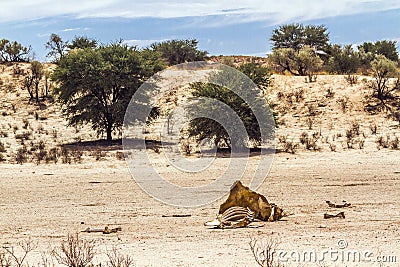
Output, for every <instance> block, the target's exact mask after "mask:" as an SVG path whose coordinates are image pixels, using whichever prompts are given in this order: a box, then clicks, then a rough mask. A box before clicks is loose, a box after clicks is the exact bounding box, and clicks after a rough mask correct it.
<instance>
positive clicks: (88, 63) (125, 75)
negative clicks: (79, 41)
mask: <svg viewBox="0 0 400 267" xmlns="http://www.w3.org/2000/svg"><path fill="white" fill-rule="evenodd" d="M162 68H163V65H162V64H161V62H160V60H159V57H158V55H157V54H155V53H150V52H149V51H139V50H136V49H135V48H132V47H128V46H126V45H122V44H121V43H116V44H111V45H106V46H100V47H98V48H95V49H91V48H87V49H77V50H71V51H70V52H69V53H68V54H66V55H64V56H63V57H62V59H61V60H60V61H59V63H58V66H57V68H56V69H55V71H54V74H53V80H54V81H56V82H57V84H58V87H56V88H55V90H54V92H55V94H56V96H57V99H58V101H60V102H61V104H62V107H63V109H62V110H63V114H64V115H65V116H66V117H67V119H68V121H69V125H80V124H83V123H90V124H91V126H92V128H93V129H94V130H95V131H97V133H98V134H99V135H102V134H104V133H106V138H107V140H108V141H110V140H112V133H113V132H114V131H115V130H116V129H120V127H121V126H122V124H123V118H124V114H125V110H126V108H127V106H128V104H129V101H130V100H131V98H132V96H133V94H134V93H135V92H136V90H137V89H138V88H139V86H140V85H141V84H142V83H143V82H144V81H145V79H147V78H148V77H150V76H151V75H153V74H154V73H155V72H157V71H160V70H161V69H162Z"/></svg>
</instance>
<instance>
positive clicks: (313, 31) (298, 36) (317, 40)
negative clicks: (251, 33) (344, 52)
mask: <svg viewBox="0 0 400 267" xmlns="http://www.w3.org/2000/svg"><path fill="white" fill-rule="evenodd" d="M271 41H272V42H273V49H279V48H291V49H294V50H295V51H299V50H300V49H301V48H302V47H304V46H309V47H312V48H314V49H315V50H323V51H324V50H326V48H327V47H328V43H329V33H328V32H327V28H326V27H325V26H324V25H306V26H304V25H303V24H300V23H293V24H285V25H281V26H279V27H278V28H276V29H274V30H273V32H272V36H271Z"/></svg>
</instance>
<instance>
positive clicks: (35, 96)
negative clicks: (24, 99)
mask: <svg viewBox="0 0 400 267" xmlns="http://www.w3.org/2000/svg"><path fill="white" fill-rule="evenodd" d="M43 74H44V71H43V65H42V64H41V63H40V62H39V61H32V63H31V66H30V68H29V73H28V74H27V75H26V76H25V78H24V81H23V84H24V87H25V88H26V90H27V91H28V93H29V96H30V99H29V100H35V102H36V103H39V84H40V81H41V80H42V77H43Z"/></svg>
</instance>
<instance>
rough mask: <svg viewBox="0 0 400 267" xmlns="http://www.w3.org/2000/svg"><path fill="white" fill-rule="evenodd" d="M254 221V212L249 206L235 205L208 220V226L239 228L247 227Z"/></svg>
mask: <svg viewBox="0 0 400 267" xmlns="http://www.w3.org/2000/svg"><path fill="white" fill-rule="evenodd" d="M252 221H254V212H253V211H251V210H250V209H249V208H243V207H238V206H234V207H231V208H229V209H227V210H226V211H225V212H224V213H222V214H219V215H218V216H217V218H216V219H215V220H213V221H210V222H206V223H205V224H204V225H206V226H214V227H217V228H239V227H246V226H247V225H248V224H249V223H251V222H252Z"/></svg>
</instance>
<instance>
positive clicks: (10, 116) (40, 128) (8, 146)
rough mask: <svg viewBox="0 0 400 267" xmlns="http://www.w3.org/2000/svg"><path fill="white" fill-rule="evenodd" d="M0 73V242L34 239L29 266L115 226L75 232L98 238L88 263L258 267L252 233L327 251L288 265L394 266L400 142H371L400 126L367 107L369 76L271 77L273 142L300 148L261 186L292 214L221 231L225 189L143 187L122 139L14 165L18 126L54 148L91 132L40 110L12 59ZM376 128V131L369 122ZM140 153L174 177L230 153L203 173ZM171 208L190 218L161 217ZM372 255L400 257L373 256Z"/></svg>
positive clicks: (175, 97) (191, 179)
mask: <svg viewBox="0 0 400 267" xmlns="http://www.w3.org/2000/svg"><path fill="white" fill-rule="evenodd" d="M27 67H28V66H27V65H21V68H24V69H27ZM2 71H3V73H2V74H1V75H0V78H1V80H2V86H1V93H2V94H3V95H4V96H5V99H6V100H5V101H3V102H1V103H0V111H1V120H0V125H1V128H0V141H1V142H2V143H3V144H4V147H5V152H3V157H4V159H5V162H2V163H0V245H2V246H7V247H11V246H15V245H16V244H17V243H18V242H20V241H26V240H29V239H30V240H32V243H36V244H37V247H36V248H35V250H34V251H33V252H32V253H30V254H29V256H28V260H29V263H30V266H32V265H34V266H37V265H38V263H39V262H40V261H41V253H43V252H46V253H47V255H48V253H49V252H50V251H51V250H52V248H54V247H55V246H58V245H59V244H60V242H62V241H63V240H65V239H66V236H67V234H74V233H77V232H81V231H82V230H85V229H86V228H87V227H104V226H107V225H108V226H110V227H117V226H120V227H122V231H121V232H119V233H117V234H110V235H103V234H101V233H91V234H89V233H80V237H81V238H83V239H85V240H89V241H94V242H95V245H96V252H97V256H96V257H95V259H94V263H99V262H102V263H103V264H104V262H105V261H106V260H107V258H106V255H105V252H106V250H110V249H111V248H112V247H113V246H115V247H116V248H117V249H118V251H120V252H121V253H123V254H129V255H131V256H132V257H133V258H134V262H135V264H136V266H257V263H256V261H255V259H254V257H253V254H252V251H251V250H250V246H249V242H250V240H251V239H252V238H253V239H254V238H255V239H256V240H259V242H262V241H266V240H268V239H272V240H275V241H277V242H278V243H279V247H278V249H277V251H280V252H287V253H288V254H290V253H291V252H294V254H293V253H292V256H293V255H294V256H296V255H297V254H296V253H299V254H301V255H302V254H304V253H305V252H310V251H311V252H315V253H316V255H317V256H318V258H319V259H320V258H321V257H322V255H325V259H326V262H325V263H316V262H311V263H310V262H309V260H303V259H301V260H300V261H298V262H294V261H290V262H284V263H283V264H284V265H285V266H399V262H400V229H399V228H400V204H399V203H400V201H399V200H400V194H399V192H400V183H399V181H400V164H399V163H400V161H399V156H400V150H399V149H397V150H393V149H388V148H385V149H381V150H379V149H377V145H376V140H377V138H378V137H379V136H380V137H384V138H387V136H389V137H390V140H394V139H395V137H396V136H397V137H398V138H400V136H399V124H398V122H396V121H393V120H392V119H390V118H387V116H386V115H387V114H385V113H383V112H382V113H376V114H370V113H367V112H365V110H364V107H365V106H366V104H367V101H368V99H367V98H366V96H368V95H369V94H370V92H369V91H368V89H366V88H367V87H366V81H365V80H368V79H369V78H368V77H360V78H359V82H358V84H357V85H354V86H349V85H348V84H347V83H346V82H345V80H344V77H343V76H329V75H325V76H318V80H317V82H316V83H305V82H304V77H289V76H280V75H274V82H273V85H272V87H271V88H269V89H268V92H266V98H267V99H268V100H269V103H274V104H275V105H276V106H275V110H276V111H277V112H278V113H279V115H278V117H279V119H280V123H281V125H280V126H279V128H278V129H277V137H278V138H277V139H282V137H285V139H286V140H288V141H291V142H294V143H295V144H296V143H297V144H298V148H297V150H296V153H295V154H288V153H278V154H276V155H275V159H274V161H273V163H272V168H271V171H270V174H269V175H268V176H267V177H266V179H265V182H264V183H263V184H262V185H261V186H260V188H258V190H257V191H258V192H259V193H261V194H263V195H265V196H266V197H267V199H268V200H269V201H271V202H274V203H276V204H278V205H280V206H281V207H282V208H284V209H285V210H287V211H289V212H291V213H293V215H291V216H289V217H287V218H286V219H285V220H282V221H278V222H273V223H260V222H257V223H254V224H253V225H255V226H262V227H258V228H245V229H234V230H217V229H208V228H206V227H204V226H203V224H204V222H206V221H208V220H211V219H213V218H214V217H215V215H216V213H217V212H218V208H219V205H220V204H221V203H222V201H223V200H224V198H225V197H226V196H224V197H223V198H222V199H220V200H219V201H216V202H213V203H212V204H210V205H206V206H204V207H200V208H177V207H171V206H169V205H166V204H163V203H160V202H158V201H156V200H155V199H153V198H152V197H150V196H149V195H147V194H146V193H145V192H144V191H142V190H141V189H140V188H139V186H138V185H137V183H136V182H135V180H134V179H133V178H132V176H131V175H130V172H129V170H128V168H127V165H126V163H125V162H124V161H121V160H118V159H117V158H116V153H117V151H119V152H120V151H121V147H120V146H118V145H116V146H115V147H108V148H105V147H93V145H95V144H92V147H84V148H83V162H82V163H81V164H74V161H73V162H72V163H73V164H61V160H60V161H59V162H58V163H57V164H53V163H49V164H43V163H42V164H41V165H36V164H34V163H32V162H34V159H33V158H32V157H33V155H34V154H33V155H31V156H30V157H31V158H30V159H29V163H25V164H23V165H19V164H15V163H13V162H14V161H15V160H14V159H15V152H16V151H17V149H18V148H19V147H21V146H22V141H21V140H20V139H18V138H17V136H18V135H21V134H24V133H29V138H28V140H25V141H24V144H25V145H26V146H27V148H28V149H31V148H33V147H34V146H35V144H36V143H38V142H39V141H41V140H42V141H44V142H45V145H46V148H47V149H50V148H52V147H56V146H59V145H61V144H69V143H79V142H80V141H92V140H96V138H97V136H96V134H95V133H94V132H93V131H91V130H90V127H89V126H87V125H86V126H85V127H82V128H71V127H66V124H67V123H66V121H65V119H63V118H62V117H61V112H60V108H59V107H58V106H57V105H56V104H54V103H51V102H46V103H45V106H44V105H42V106H41V107H38V106H35V105H33V104H32V103H29V102H28V94H27V92H26V91H24V90H22V86H21V82H22V78H23V77H22V76H18V75H13V67H12V66H8V67H2ZM179 75H180V74H178V75H177V76H176V77H175V76H174V77H172V78H174V79H176V80H180V79H181V78H182V77H183V76H179ZM363 80H364V81H363ZM173 85H174V83H171V86H172V87H171V88H170V89H171V91H170V93H171V95H169V96H168V97H167V98H166V99H169V100H168V101H169V102H168V103H164V106H167V108H171V107H172V106H173V105H172V104H171V103H175V104H176V103H180V102H184V101H185V99H186V98H185V97H187V90H186V89H183V90H181V89H180V88H174V86H173ZM185 90H186V91H185ZM296 94H297V96H298V99H296ZM343 103H345V104H346V105H345V108H343ZM167 104H168V105H167ZM169 105H170V106H169ZM36 113H37V114H36ZM36 117H38V118H36ZM310 121H312V127H311V129H310V127H309V122H310ZM355 124H356V125H358V126H359V134H357V135H356V136H355V137H354V138H353V140H352V142H353V143H352V145H353V148H350V149H349V148H348V147H347V140H346V131H348V130H349V129H351V128H352V127H353V126H354V125H355ZM374 125H376V127H377V133H373V132H372V130H371V128H372V126H374ZM303 132H306V133H307V134H309V135H310V136H311V134H313V133H315V132H317V133H319V139H318V142H317V146H318V151H307V150H306V149H305V147H304V145H300V144H299V137H300V135H301V134H302V133H303ZM116 137H119V136H116ZM279 137H281V138H279ZM361 144H362V145H361ZM277 147H278V148H279V149H282V148H283V145H282V144H281V143H279V142H278V144H277ZM332 147H334V148H335V149H333V150H335V151H331V150H332ZM102 150H106V151H103V152H104V153H105V154H104V156H102V158H103V160H99V161H97V160H95V158H96V155H98V154H96V153H95V152H96V151H102ZM148 153H149V156H150V158H151V162H152V164H153V165H152V166H153V167H154V168H156V169H157V171H158V172H159V173H160V174H161V175H162V176H163V177H165V178H166V179H167V180H169V181H170V182H172V183H174V184H179V185H182V186H193V185H200V184H207V183H209V182H211V181H213V179H215V178H216V177H217V176H218V175H219V174H221V173H223V172H224V170H225V168H226V166H227V165H228V164H229V157H219V158H217V159H215V160H214V161H213V164H212V166H211V167H210V168H208V169H207V170H205V172H204V173H200V174H198V175H189V174H187V173H184V172H180V171H177V170H176V169H174V167H173V166H171V164H170V163H168V162H165V160H163V159H162V156H161V154H157V153H155V152H154V151H153V150H148ZM258 160H259V156H252V157H250V159H249V162H248V170H247V171H246V172H245V174H244V176H243V177H242V178H241V180H242V181H243V182H244V184H248V180H249V179H251V176H252V170H254V167H255V166H256V165H257V164H258ZM143 175H144V176H146V175H147V174H146V173H143ZM232 179H236V178H234V177H232ZM232 182H233V181H232ZM227 194H228V192H226V195H227ZM171 195H173V193H171ZM326 200H330V201H332V202H334V203H339V204H340V203H342V201H343V200H346V201H347V202H349V203H351V204H352V205H351V206H350V207H348V208H345V209H344V210H343V211H344V212H345V215H346V218H345V219H339V218H334V219H329V220H325V219H323V215H324V213H326V212H328V213H330V214H336V213H338V212H340V211H341V209H340V210H339V209H332V208H328V205H327V204H326V203H325V201H326ZM174 214H190V215H191V216H190V217H183V218H176V217H163V215H164V216H165V215H174ZM338 243H339V244H338ZM260 244H261V243H260ZM343 244H344V245H345V246H343ZM325 252H326V253H330V254H332V255H333V256H332V257H329V255H328V254H326V253H325ZM336 252H337V253H336ZM353 252H354V253H357V254H358V253H360V254H362V253H364V254H365V252H370V254H368V256H369V257H368V258H365V257H361V259H366V260H368V259H369V260H370V261H369V262H355V263H353V262H349V261H347V260H346V257H342V255H344V254H346V253H353ZM16 253H17V254H19V253H20V252H19V251H16ZM324 253H325V254H324ZM19 255H20V254H19ZM336 256H337V257H338V258H337V260H336V261H332V260H331V259H333V260H335V257H336ZM377 257H384V258H377ZM390 257H391V258H390ZM394 257H395V258H394ZM283 259H288V258H287V257H283ZM351 259H352V258H351ZM377 259H386V260H390V261H396V262H392V263H379V262H377ZM55 264H56V265H57V262H55Z"/></svg>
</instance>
